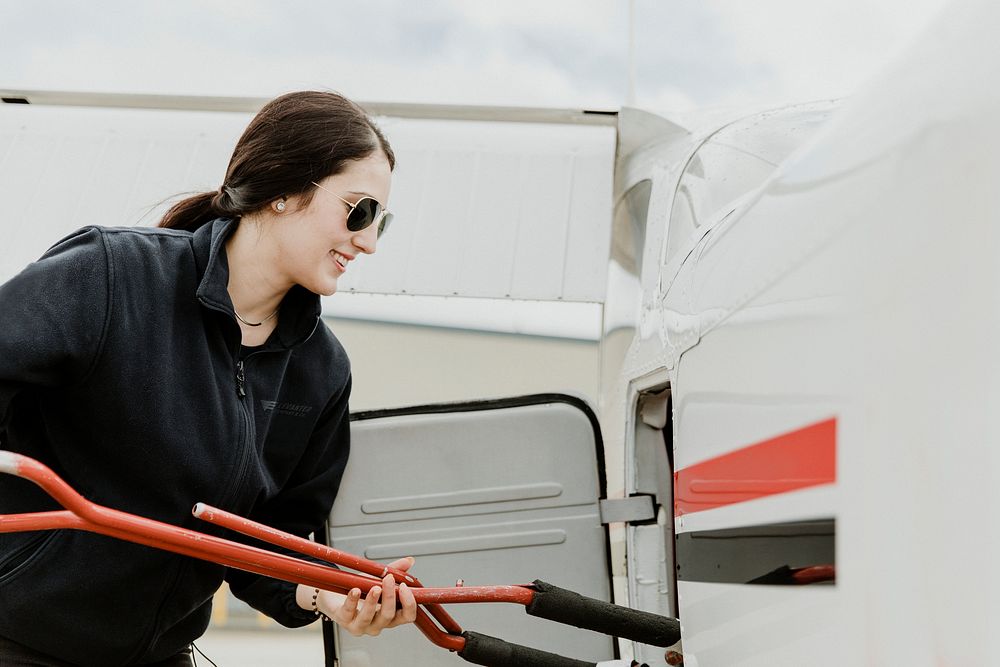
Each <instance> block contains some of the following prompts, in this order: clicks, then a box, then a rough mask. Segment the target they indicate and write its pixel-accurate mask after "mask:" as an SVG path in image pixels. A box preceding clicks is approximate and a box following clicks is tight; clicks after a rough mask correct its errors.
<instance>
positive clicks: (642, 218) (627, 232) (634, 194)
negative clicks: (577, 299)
mask: <svg viewBox="0 0 1000 667" xmlns="http://www.w3.org/2000/svg"><path fill="white" fill-rule="evenodd" d="M652 188H653V182H652V181H650V180H645V181H640V182H639V183H636V184H635V185H633V186H632V187H631V189H629V191H628V192H627V193H625V196H624V197H623V198H622V202H621V204H619V205H618V206H617V208H616V210H615V221H614V227H613V229H612V236H611V238H612V245H611V257H612V259H613V260H615V261H616V262H618V264H619V265H621V267H622V268H623V269H625V270H626V271H628V272H629V273H631V274H632V275H634V276H637V277H638V276H641V275H642V253H643V247H644V246H645V245H646V215H647V213H648V212H649V195H650V193H651V191H652Z"/></svg>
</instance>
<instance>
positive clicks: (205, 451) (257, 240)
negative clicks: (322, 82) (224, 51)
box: [0, 92, 416, 665]
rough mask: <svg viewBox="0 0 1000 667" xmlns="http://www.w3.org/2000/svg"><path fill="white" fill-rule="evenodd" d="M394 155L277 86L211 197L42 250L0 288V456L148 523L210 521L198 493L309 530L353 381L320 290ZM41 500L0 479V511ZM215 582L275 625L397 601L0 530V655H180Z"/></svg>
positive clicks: (380, 593) (200, 628) (409, 604)
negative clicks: (195, 511)
mask: <svg viewBox="0 0 1000 667" xmlns="http://www.w3.org/2000/svg"><path fill="white" fill-rule="evenodd" d="M394 164H395V157H394V155H393V152H392V149H391V148H390V147H389V144H388V142H387V141H386V139H385V137H384V136H383V135H382V133H381V132H380V131H379V129H378V128H377V127H376V126H375V125H374V123H373V122H372V121H371V120H370V119H369V118H368V117H367V116H366V115H365V113H364V112H363V111H362V110H361V109H360V107H358V106H357V105H355V104H353V103H352V102H350V101H348V100H346V99H344V98H343V97H341V96H339V95H335V94H333V93H321V92H300V93H292V94H289V95H284V96H282V97H279V98H277V99H275V100H273V101H271V102H270V103H268V104H267V105H266V106H265V107H264V108H263V109H262V110H261V111H260V113H258V114H257V116H256V117H255V118H254V119H253V120H252V121H251V123H250V125H249V126H248V127H247V129H246V131H245V132H244V134H243V136H242V137H241V138H240V140H239V142H238V144H237V146H236V148H235V150H234V152H233V156H232V159H231V161H230V163H229V168H228V170H227V172H226V177H225V180H224V182H223V184H222V186H221V187H220V188H219V189H218V191H216V192H211V193H204V194H200V195H197V196H194V197H191V198H189V199H186V200H183V201H181V202H179V203H178V204H176V205H175V206H174V207H173V208H171V209H170V211H168V213H167V214H166V216H165V217H164V219H163V220H162V222H161V223H160V228H159V229H142V228H118V229H115V228H87V229H83V230H80V231H78V232H76V233H75V234H73V235H71V236H69V237H67V238H66V239H63V240H62V241H60V242H59V243H58V244H56V245H55V246H54V247H53V248H51V249H50V250H49V251H48V252H47V253H46V254H45V255H44V256H43V257H42V259H40V260H39V261H38V262H35V263H34V264H31V265H30V266H28V267H27V268H26V269H25V270H24V271H23V272H22V273H20V274H19V275H18V276H16V277H15V278H13V279H12V280H11V281H9V282H8V283H6V284H4V285H3V286H0V313H2V319H0V447H2V448H3V449H9V450H12V451H16V452H20V453H23V454H26V455H28V456H31V457H33V458H36V459H39V460H41V461H42V462H44V463H46V464H47V465H49V466H50V467H52V468H53V469H54V470H55V471H56V473H57V474H59V475H61V476H62V477H63V478H64V479H65V480H66V481H67V482H69V484H70V485H72V486H73V487H75V488H76V489H77V490H78V491H79V492H80V493H81V494H83V495H84V496H85V497H87V498H88V499H90V500H92V501H94V502H97V503H100V504H103V505H107V506H110V507H114V508H117V509H123V510H125V511H128V512H132V513H135V514H139V515H142V516H147V517H151V518H154V519H157V520H160V521H165V522H168V523H172V524H177V525H182V526H186V527H190V528H195V529H198V530H202V531H207V532H215V533H217V534H218V533H221V531H216V530H213V529H212V527H211V526H207V525H206V524H202V523H200V522H198V521H197V520H195V519H193V517H192V516H191V506H192V504H193V503H194V502H196V501H203V502H206V503H208V504H211V505H216V506H220V507H222V508H224V509H227V510H229V511H232V512H235V513H238V514H242V515H246V516H250V517H252V518H254V519H255V520H257V521H260V522H262V523H266V524H269V525H272V526H275V527H277V528H279V529H281V530H284V531H288V532H291V533H295V534H297V535H301V536H306V535H309V534H310V533H317V534H318V532H319V531H320V529H321V527H322V525H323V521H324V519H325V517H326V516H327V514H328V513H329V511H330V506H331V504H332V503H333V499H334V496H335V495H336V493H337V488H338V486H339V483H340V479H341V476H342V474H343V471H344V466H345V464H346V461H347V456H348V446H349V443H348V437H349V423H348V406H347V401H348V396H349V394H350V387H351V376H350V367H349V362H348V359H347V356H346V354H345V353H344V349H343V348H342V347H341V345H340V343H339V342H338V341H337V339H336V338H335V337H334V335H333V334H332V333H331V332H330V330H329V329H328V328H327V327H326V326H324V325H323V323H322V321H321V320H320V302H319V295H330V294H333V293H334V292H335V291H336V290H337V282H338V280H339V279H340V277H341V276H342V275H343V274H344V273H345V272H346V271H347V270H349V269H348V267H349V266H350V263H351V262H352V261H353V260H354V259H356V258H357V256H358V255H360V254H362V253H365V254H371V253H373V252H375V246H376V242H377V238H378V235H379V233H380V232H381V231H382V230H383V229H384V228H385V225H386V223H387V222H388V220H389V217H390V216H389V215H388V213H387V212H386V210H385V208H384V204H385V202H386V201H387V200H388V197H389V183H390V177H391V172H392V169H393V167H394ZM53 506H54V505H53V502H52V501H51V500H50V499H49V498H48V497H47V496H45V494H44V493H43V492H41V491H40V490H39V489H37V488H36V487H34V486H33V485H31V484H30V483H27V482H25V481H24V480H20V479H17V478H14V477H11V476H9V475H0V513H9V512H27V511H39V510H45V509H50V508H52V507H53ZM226 536H227V537H230V538H232V537H233V536H232V535H226ZM411 564H412V559H404V560H402V561H397V562H396V563H394V564H393V565H395V566H396V567H399V568H401V569H404V570H405V569H407V568H408V567H409V566H410V565H411ZM223 579H225V580H226V581H228V582H229V585H230V587H231V589H232V591H233V592H234V593H235V594H236V596H237V597H239V598H241V599H243V600H245V601H246V602H248V603H249V604H251V605H252V606H254V607H255V608H257V609H258V610H260V611H262V612H264V613H266V614H268V615H269V616H271V617H272V618H275V619H276V620H277V621H279V622H280V623H282V624H284V625H287V626H291V627H295V626H301V625H305V624H307V623H309V622H311V621H314V620H315V619H316V618H317V616H319V615H327V616H329V617H331V618H333V619H334V620H335V621H336V622H337V623H339V624H340V625H342V626H343V627H345V628H346V629H347V630H348V631H349V632H351V633H352V634H355V635H358V634H372V635H376V634H378V633H379V632H380V631H381V630H382V629H384V628H387V627H392V626H395V625H399V624H401V623H406V622H410V621H412V620H413V619H414V617H415V614H416V606H415V603H414V601H413V596H412V593H410V591H408V590H407V589H406V587H405V585H403V586H400V588H399V602H400V605H399V606H400V607H401V608H400V609H399V610H398V611H397V604H396V599H395V595H396V594H395V586H394V581H393V580H392V577H391V576H387V577H386V579H385V580H384V582H383V586H382V587H381V590H380V589H379V588H378V587H375V588H373V589H372V591H371V592H370V593H369V594H368V595H367V596H366V597H365V599H364V600H361V599H360V592H359V591H357V590H354V591H351V593H350V595H348V596H347V597H346V598H345V597H344V596H337V595H334V594H332V593H328V592H325V591H324V592H320V593H319V594H318V595H317V591H316V590H315V589H313V588H308V587H305V586H296V585H294V584H291V583H287V582H280V581H277V580H274V579H269V578H267V577H261V576H257V575H251V574H248V573H245V572H240V571H236V570H227V569H226V568H224V567H222V566H218V565H214V564H211V563H206V562H202V561H197V560H194V559H189V558H184V557H181V556H177V555H173V554H169V553H166V552H162V551H157V550H154V549H151V548H147V547H142V546H138V545H135V544H130V543H126V542H120V541H117V540H113V539H110V538H106V537H102V536H98V535H94V534H91V533H84V532H80V531H70V530H66V531H48V532H37V533H19V534H16V533H12V534H0V638H2V639H0V663H2V664H4V665H20V664H24V665H28V664H30V665H65V664H74V665H151V664H156V665H187V664H190V658H189V657H188V656H189V653H190V644H191V642H192V641H193V640H194V639H196V638H197V637H199V636H200V635H201V634H202V633H203V632H204V630H205V628H206V627H207V625H208V620H209V614H210V604H211V597H212V594H213V593H214V592H215V591H216V590H217V589H218V587H219V585H220V584H221V583H222V581H223Z"/></svg>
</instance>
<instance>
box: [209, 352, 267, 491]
mask: <svg viewBox="0 0 1000 667" xmlns="http://www.w3.org/2000/svg"><path fill="white" fill-rule="evenodd" d="M256 354H260V353H259V352H254V353H253V354H249V355H247V356H246V358H244V359H237V360H236V396H237V403H239V406H240V416H242V418H243V438H242V439H241V441H240V461H239V465H238V466H237V468H236V474H235V475H233V476H232V478H231V479H230V483H229V487H228V488H227V489H226V492H225V494H223V495H222V497H221V499H220V505H219V506H220V507H222V508H226V506H227V504H228V503H229V500H230V499H231V498H232V497H233V496H234V495H235V494H236V491H237V489H239V486H240V484H241V483H242V482H243V476H244V475H245V474H246V470H247V465H248V464H249V463H250V450H251V449H252V448H253V445H254V440H255V439H254V437H253V414H252V412H251V410H250V407H249V406H248V405H247V389H246V361H247V360H249V359H250V357H252V356H254V355H256Z"/></svg>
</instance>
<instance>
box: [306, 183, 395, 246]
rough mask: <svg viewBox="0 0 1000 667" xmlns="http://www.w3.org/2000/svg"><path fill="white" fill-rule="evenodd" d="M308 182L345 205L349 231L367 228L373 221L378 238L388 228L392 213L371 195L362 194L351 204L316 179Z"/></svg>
mask: <svg viewBox="0 0 1000 667" xmlns="http://www.w3.org/2000/svg"><path fill="white" fill-rule="evenodd" d="M310 183H312V184H313V185H315V186H316V187H317V188H319V189H320V190H325V191H326V192H329V193H330V194H331V195H333V196H334V197H336V198H337V199H339V200H340V201H342V202H344V203H345V204H346V205H347V208H348V213H347V229H349V230H350V231H352V232H360V231H361V230H362V229H367V228H368V227H369V226H370V225H371V224H372V223H375V224H377V225H378V238H382V234H384V233H385V230H386V229H388V228H389V223H390V222H392V213H390V212H389V211H388V209H384V208H382V204H379V203H378V202H377V201H376V200H375V199H373V198H372V197H368V196H364V197H362V198H361V199H359V200H358V201H357V202H355V203H353V204H352V203H351V202H349V201H347V200H346V199H344V198H343V197H341V196H340V195H338V194H337V193H336V192H334V191H332V190H327V189H326V188H324V187H323V186H322V185H320V184H319V183H317V182H316V181H310Z"/></svg>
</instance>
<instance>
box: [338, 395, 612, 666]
mask: <svg viewBox="0 0 1000 667" xmlns="http://www.w3.org/2000/svg"><path fill="white" fill-rule="evenodd" d="M351 438H352V443H351V457H350V460H349V463H348V465H347V470H346V472H345V474H344V481H343V484H342V485H341V488H340V493H339V495H338V497H337V501H336V503H335V504H334V508H333V512H332V513H331V515H330V521H329V526H328V528H329V535H330V544H331V546H334V547H336V548H337V549H342V550H345V551H349V552H353V553H357V554H361V555H364V556H365V557H366V558H370V559H372V560H377V561H380V562H389V561H392V560H394V559H396V558H400V557H403V556H414V557H416V564H415V565H414V568H413V571H414V574H415V576H417V577H419V578H420V580H421V582H422V583H423V584H424V585H425V586H429V587H431V586H433V587H443V586H453V585H455V583H456V581H457V580H458V579H462V580H464V583H465V585H469V586H473V585H491V584H526V583H530V582H531V581H533V580H535V579H542V580H545V581H547V582H551V583H552V584H555V585H557V586H560V587H563V588H567V589H571V590H574V591H577V592H579V593H581V594H583V595H586V596H589V597H592V598H597V599H599V600H603V601H609V600H610V591H611V586H610V572H609V562H608V534H607V530H606V526H604V525H602V523H601V514H600V505H599V500H600V498H602V497H603V496H604V489H603V486H602V485H603V481H602V480H603V479H604V475H603V471H602V470H601V467H602V466H603V461H604V453H603V451H602V441H601V436H600V429H599V427H598V423H597V418H596V417H595V415H594V412H593V411H592V410H591V409H590V408H589V407H588V406H587V404H586V403H585V402H584V401H582V400H580V399H578V398H574V397H571V396H566V395H561V394H541V395H533V396H524V397H518V398H510V399H503V400H491V401H478V402H468V403H464V402H463V403H449V404H439V405H428V406H421V407H413V408H404V409H394V410H379V411H372V412H362V413H357V414H354V415H352V424H351ZM447 609H448V612H449V613H450V614H451V615H452V616H453V617H454V618H455V620H456V621H458V623H459V624H461V626H462V627H463V629H465V630H474V631H476V632H481V633H484V634H488V635H492V636H494V637H499V638H501V639H504V640H505V641H509V642H514V643H516V644H521V645H524V646H530V647H532V648H537V649H542V650H545V651H550V652H552V653H556V654H559V655H565V656H568V657H574V658H578V659H586V660H593V661H595V662H596V661H599V660H608V659H611V658H613V657H614V652H615V647H614V642H613V639H612V638H611V637H606V636H602V635H599V634H596V633H593V632H587V631H583V630H578V629H576V628H573V627H569V626H566V625H561V624H558V623H553V622H551V621H547V620H544V619H538V618H534V617H531V616H528V615H527V614H526V613H525V611H524V608H523V607H521V606H520V605H513V604H502V603H496V604H493V603H491V604H462V605H450V606H448V607H447ZM330 630H331V628H327V629H326V632H325V633H324V634H325V638H326V656H327V665H329V666H333V665H339V667H369V666H380V665H398V664H404V663H405V664H406V665H409V666H412V667H423V666H426V667H436V666H439V665H452V664H455V665H458V664H468V663H466V662H465V661H464V660H462V658H460V657H458V656H457V655H455V654H452V653H449V652H448V651H446V650H444V649H441V648H438V647H437V646H434V645H433V644H431V643H430V642H429V641H428V640H427V639H425V638H424V637H423V635H421V634H420V632H419V631H418V630H417V629H416V628H415V627H413V626H404V627H402V628H396V629H393V630H389V631H387V632H385V633H383V634H381V635H380V636H379V637H378V638H377V639H373V638H371V637H352V636H351V635H350V634H349V633H346V632H341V631H340V630H339V628H337V627H336V626H333V628H332V630H333V631H332V632H331V631H330ZM403 656H405V659H404V658H403Z"/></svg>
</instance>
